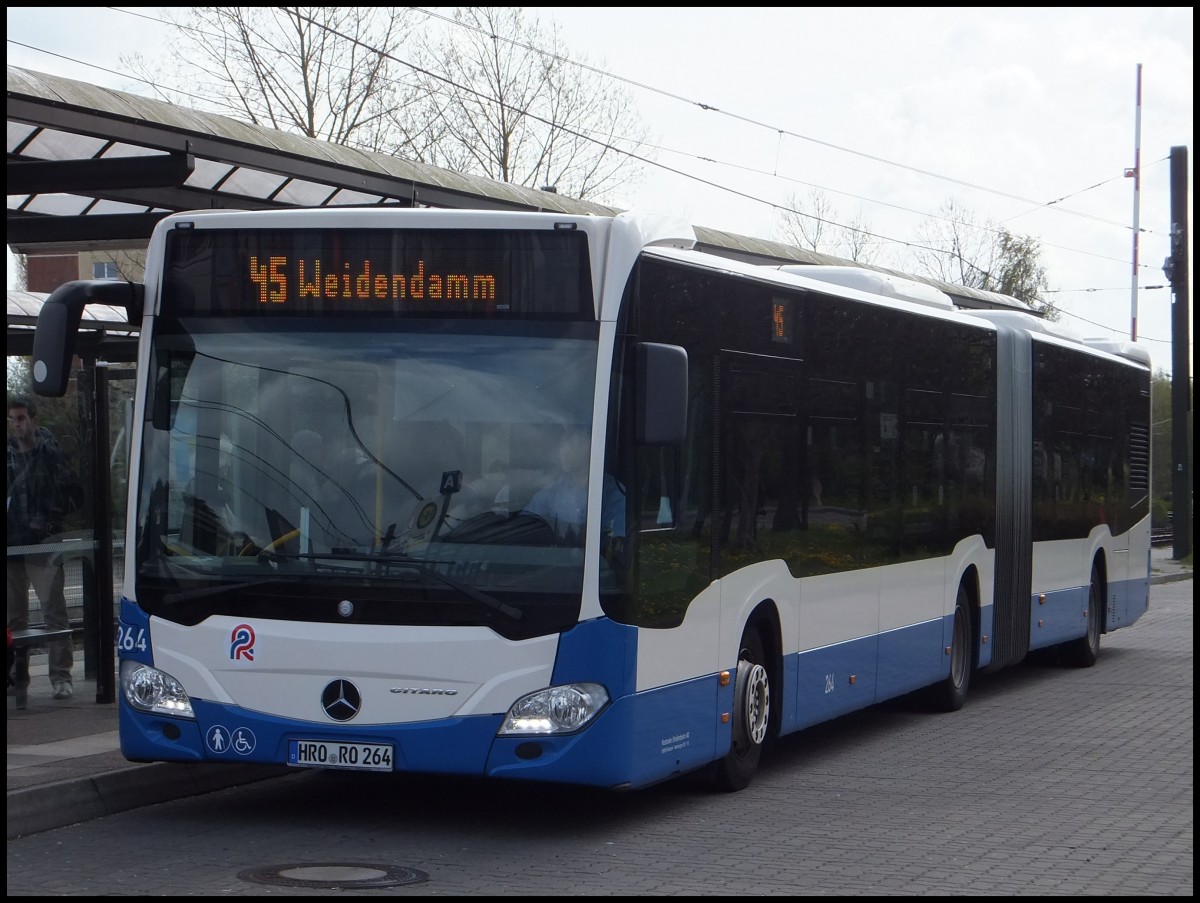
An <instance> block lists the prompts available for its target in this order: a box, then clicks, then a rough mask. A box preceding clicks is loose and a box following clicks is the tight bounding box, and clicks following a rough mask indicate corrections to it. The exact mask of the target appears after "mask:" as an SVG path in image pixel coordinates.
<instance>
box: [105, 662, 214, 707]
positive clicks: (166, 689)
mask: <svg viewBox="0 0 1200 903" xmlns="http://www.w3.org/2000/svg"><path fill="white" fill-rule="evenodd" d="M121 692H122V693H124V694H125V701H126V702H128V703H129V704H130V705H131V706H133V707H134V708H135V709H137V710H138V711H139V712H149V713H151V714H154V715H174V716H175V717H176V718H195V717H196V715H195V714H194V713H193V712H192V701H191V700H190V699H188V694H187V692H186V691H185V690H184V689H183V686H182V685H181V684H180V683H179V681H177V680H176V679H175V678H173V677H172V676H171V675H170V674H167V673H166V672H165V671H159V670H158V669H157V668H151V667H150V666H149V665H144V664H142V663H141V662H133V661H123V662H121Z"/></svg>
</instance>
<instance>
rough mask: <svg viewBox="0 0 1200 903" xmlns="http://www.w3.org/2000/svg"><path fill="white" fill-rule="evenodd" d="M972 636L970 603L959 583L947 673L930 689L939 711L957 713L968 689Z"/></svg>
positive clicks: (934, 703)
mask: <svg viewBox="0 0 1200 903" xmlns="http://www.w3.org/2000/svg"><path fill="white" fill-rule="evenodd" d="M971 635H972V631H971V604H970V600H969V599H968V597H967V588H966V586H965V585H963V584H959V587H958V596H957V597H956V598H955V600H954V628H953V631H952V634H951V638H950V673H949V674H948V675H946V677H945V678H943V679H942V681H941V682H940V683H936V684H934V685H933V686H932V687H931V688H930V700H931V702H932V704H933V707H934V708H936V709H937V710H938V711H941V712H957V711H958V710H959V709H961V708H962V707H963V704H964V703H965V702H966V701H967V691H968V690H969V689H970V688H971V658H972V656H971V651H972V650H971V643H972V639H971Z"/></svg>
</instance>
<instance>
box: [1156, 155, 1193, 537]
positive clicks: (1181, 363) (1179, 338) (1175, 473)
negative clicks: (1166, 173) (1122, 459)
mask: <svg viewBox="0 0 1200 903" xmlns="http://www.w3.org/2000/svg"><path fill="white" fill-rule="evenodd" d="M1187 162H1188V152H1187V147H1179V146H1176V147H1172V148H1171V256H1170V257H1168V258H1167V259H1166V261H1165V262H1164V264H1163V272H1164V273H1166V275H1167V279H1168V280H1169V281H1170V283H1171V297H1172V301H1171V304H1172V307H1171V472H1172V473H1171V476H1172V479H1171V532H1172V534H1173V536H1174V551H1173V557H1174V558H1176V559H1179V558H1186V557H1187V556H1188V555H1190V554H1191V552H1192V462H1191V438H1192V437H1191V433H1190V432H1189V430H1188V412H1189V411H1190V410H1191V409H1192V374H1191V342H1192V331H1191V328H1190V327H1189V325H1188V319H1189V317H1188V313H1189V310H1188V308H1189V307H1190V304H1191V300H1190V294H1189V291H1188V253H1189V252H1190V251H1191V242H1190V241H1189V240H1188V218H1187V213H1188V211H1187V194H1188V177H1187Z"/></svg>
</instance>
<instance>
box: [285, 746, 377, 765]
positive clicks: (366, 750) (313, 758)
mask: <svg viewBox="0 0 1200 903" xmlns="http://www.w3.org/2000/svg"><path fill="white" fill-rule="evenodd" d="M287 763H288V764H289V765H292V766H295V767H296V768H349V769H353V770H356V771H391V770H392V767H393V760H392V746H391V744H389V743H342V742H331V741H329V740H289V741H288V758H287Z"/></svg>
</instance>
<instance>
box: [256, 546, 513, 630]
mask: <svg viewBox="0 0 1200 903" xmlns="http://www.w3.org/2000/svg"><path fill="white" fill-rule="evenodd" d="M269 557H270V559H271V560H277V559H280V558H292V559H307V560H310V561H311V560H314V559H321V560H324V561H329V560H333V561H370V562H375V563H378V564H381V565H384V566H386V567H389V568H391V567H398V568H404V569H407V570H413V571H417V572H418V573H419V574H421V575H422V576H425V577H432V578H433V579H434V580H437V581H438V582H439V583H444V584H445V585H446V586H448V587H450V588H451V589H455V590H458V591H459V592H460V593H462V594H463V595H464V596H467V597H468V598H470V599H473V600H474V601H476V602H478V603H479V604H480V605H483V606H486V607H487V608H490V609H492V610H493V611H498V612H500V614H502V615H504V616H505V617H508V618H511V619H512V620H514V621H519V620H521V618H522V617H524V612H522V611H521V609H519V608H517V607H516V606H514V605H509V604H508V603H507V602H502V601H501V600H500V599H497V598H496V597H495V596H493V595H490V594H488V593H485V592H484V591H483V590H481V589H477V588H476V587H474V586H471V585H470V584H467V583H460V582H459V581H458V580H455V579H454V578H453V577H449V576H447V575H446V574H443V573H442V572H441V571H439V570H438V569H437V568H435V567H432V566H430V565H429V564H428V563H427V562H424V561H421V560H420V559H418V558H410V557H408V556H407V555H387V554H384V555H380V554H378V553H376V554H373V555H372V554H369V553H366V552H306V553H302V554H299V555H279V554H278V553H270V556H269Z"/></svg>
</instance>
